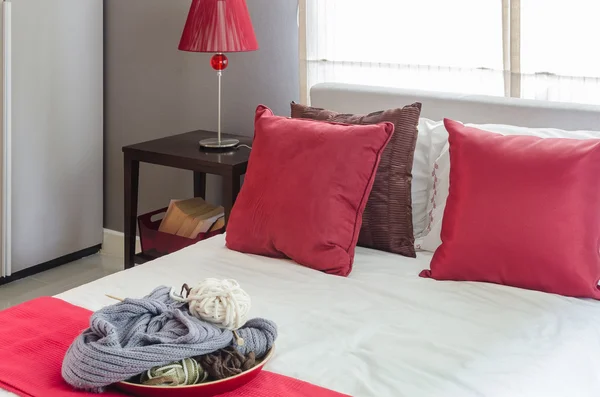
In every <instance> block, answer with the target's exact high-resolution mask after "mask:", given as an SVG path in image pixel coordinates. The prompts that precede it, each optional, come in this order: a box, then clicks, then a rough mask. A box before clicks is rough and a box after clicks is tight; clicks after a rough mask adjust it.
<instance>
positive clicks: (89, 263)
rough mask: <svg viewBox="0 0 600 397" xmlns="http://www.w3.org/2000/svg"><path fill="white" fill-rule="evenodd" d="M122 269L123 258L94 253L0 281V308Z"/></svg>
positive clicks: (84, 282) (67, 288) (71, 286)
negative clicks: (48, 268)
mask: <svg viewBox="0 0 600 397" xmlns="http://www.w3.org/2000/svg"><path fill="white" fill-rule="evenodd" d="M120 270H123V258H118V257H113V256H108V255H102V254H96V255H92V256H88V257H87V258H83V259H80V260H78V261H75V262H71V263H67V264H66V265H62V266H59V267H56V268H54V269H50V270H47V271H45V272H42V273H38V274H36V275H33V276H30V277H27V278H24V279H21V280H17V281H13V282H12V283H8V284H4V285H0V310H2V309H5V308H7V307H10V306H14V305H17V304H19V303H22V302H25V301H27V300H29V299H33V298H38V297H40V296H52V295H56V294H60V293H61V292H64V291H67V290H69V289H71V288H75V287H78V286H80V285H83V284H86V283H89V282H91V281H94V280H97V279H99V278H102V277H104V276H107V275H109V274H112V273H116V272H118V271H120Z"/></svg>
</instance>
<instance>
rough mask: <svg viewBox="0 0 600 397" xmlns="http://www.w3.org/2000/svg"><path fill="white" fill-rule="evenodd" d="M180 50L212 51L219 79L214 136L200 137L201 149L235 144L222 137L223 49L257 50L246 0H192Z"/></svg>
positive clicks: (227, 50) (226, 146)
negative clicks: (215, 134) (215, 133)
mask: <svg viewBox="0 0 600 397" xmlns="http://www.w3.org/2000/svg"><path fill="white" fill-rule="evenodd" d="M179 49H180V50H182V51H190V52H212V53H215V54H214V55H213V56H212V58H211V59H210V65H211V66H212V68H213V69H215V70H216V71H217V78H218V81H219V94H218V104H219V105H218V124H217V137H216V138H209V139H203V140H201V141H200V146H201V147H204V148H213V149H224V148H231V147H234V146H236V145H237V144H238V143H239V141H238V140H237V139H221V78H222V75H223V70H225V68H227V65H228V63H229V61H228V59H227V56H226V55H225V54H224V53H225V52H244V51H256V50H258V43H257V41H256V36H255V35H254V29H253V28H252V21H251V20H250V14H249V13H248V7H247V6H246V1H245V0H193V1H192V6H191V8H190V12H189V14H188V17H187V22H186V24H185V28H184V29H183V34H182V36H181V41H180V43H179Z"/></svg>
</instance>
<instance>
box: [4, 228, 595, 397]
mask: <svg viewBox="0 0 600 397" xmlns="http://www.w3.org/2000/svg"><path fill="white" fill-rule="evenodd" d="M429 260H430V256H428V255H422V254H420V255H419V257H418V258H417V259H410V258H404V257H402V256H398V255H393V254H387V253H383V252H378V251H373V250H367V249H361V248H358V249H357V251H356V260H355V265H354V270H353V272H352V274H351V275H350V277H348V278H342V277H337V276H329V275H326V274H323V273H320V272H317V271H314V270H310V269H307V268H304V267H301V266H298V265H296V264H293V263H292V262H289V261H284V260H278V259H269V258H263V257H258V256H250V255H244V254H241V253H237V252H233V251H229V250H227V249H226V248H225V247H224V240H223V236H219V237H215V238H213V239H210V240H207V241H205V242H202V243H199V244H197V245H195V246H193V247H189V248H187V249H184V250H182V251H179V252H177V253H175V254H173V255H170V256H167V257H164V258H161V259H159V260H156V261H154V262H151V263H148V264H145V265H143V266H138V267H136V268H134V269H131V270H128V271H125V272H120V273H117V274H113V275H111V276H108V277H105V278H103V279H100V280H98V281H95V282H92V283H90V284H87V285H85V286H82V287H79V288H76V289H73V290H70V291H67V292H65V293H63V294H61V295H59V296H58V297H60V298H62V299H64V300H66V301H68V302H71V303H73V304H76V305H79V306H83V307H86V308H88V309H92V310H96V309H99V308H100V307H102V306H103V305H107V304H112V303H114V302H113V301H112V300H110V299H109V298H106V297H105V296H104V294H107V293H108V294H112V295H116V296H120V297H139V296H142V295H144V294H145V293H147V292H149V291H150V290H152V289H153V288H154V287H155V286H157V285H160V284H166V285H173V286H180V285H181V284H182V283H184V282H187V283H196V282H198V281H200V280H201V279H203V278H206V277H219V278H235V279H237V280H238V281H239V282H240V283H241V285H242V287H243V288H244V289H246V290H247V291H248V292H249V293H250V295H251V296H252V304H253V305H252V311H251V315H252V316H253V317H254V316H263V317H267V318H270V319H272V320H274V321H276V322H277V324H278V325H279V330H280V334H279V339H278V341H277V349H276V355H275V358H274V359H273V361H271V362H270V363H269V365H268V367H267V369H268V370H270V371H274V372H277V373H281V374H285V375H288V376H292V377H295V378H299V379H303V380H306V381H309V382H312V383H315V384H317V385H321V386H324V387H327V388H330V389H333V390H337V391H340V392H343V393H347V394H350V395H354V396H374V397H375V396H376V397H383V396H394V397H399V396H411V397H415V396H419V397H426V396H436V397H438V396H444V397H449V396H461V397H463V396H486V397H492V396H502V397H505V396H511V397H515V396H531V397H537V396H544V397H549V396H561V397H563V396H578V397H586V396H590V397H591V396H594V397H596V396H598V395H600V302H596V301H589V300H588V301H586V300H577V299H571V298H565V297H560V296H556V295H551V294H545V293H540V292H534V291H525V290H520V289H516V288H510V287H503V286H497V285H491V284H483V283H459V282H437V281H433V280H429V279H421V278H419V277H418V273H419V271H420V270H422V269H423V268H424V267H427V266H428V263H429ZM482 265H484V264H482ZM0 395H3V396H7V395H11V394H10V393H7V392H4V394H2V392H1V391H0Z"/></svg>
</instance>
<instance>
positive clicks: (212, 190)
mask: <svg viewBox="0 0 600 397" xmlns="http://www.w3.org/2000/svg"><path fill="white" fill-rule="evenodd" d="M246 1H247V4H248V8H249V10H250V14H251V17H252V22H253V24H254V30H255V32H256V36H257V38H258V43H259V46H260V50H259V51H257V52H250V53H240V54H228V57H229V67H228V68H227V70H226V71H225V72H224V74H223V116H222V120H223V131H224V132H229V133H236V134H242V135H248V136H251V135H252V133H253V117H254V110H255V108H256V106H257V105H258V104H261V103H262V104H265V105H267V106H269V107H271V108H272V109H273V111H274V112H275V113H276V114H280V115H286V116H287V115H289V102H290V101H291V100H297V99H298V96H299V89H298V87H299V83H298V29H297V17H296V15H297V14H296V9H297V0H246ZM190 3H191V0H106V1H105V48H106V52H105V101H106V102H105V133H104V150H105V153H104V157H105V162H104V164H105V165H104V167H105V168H104V178H105V180H104V186H105V190H104V195H105V197H104V203H105V204H104V205H105V209H104V226H105V227H106V228H108V229H113V230H119V231H122V230H123V154H122V152H121V148H122V147H123V146H124V145H129V144H133V143H137V142H142V141H146V140H149V139H155V138H160V137H164V136H168V135H175V134H179V133H183V132H186V131H191V130H195V129H208V130H216V126H217V119H216V111H217V104H216V98H217V96H216V95H217V87H216V83H217V80H216V78H217V77H216V74H215V72H214V71H213V70H212V69H211V67H210V64H209V59H210V56H211V55H210V54H195V53H185V52H180V51H178V50H177V45H178V44H179V38H180V35H181V31H182V29H183V25H184V23H185V19H186V16H187V11H188V9H189V6H190ZM209 184H210V185H209V189H208V190H207V198H208V200H210V201H213V202H216V203H218V202H220V198H221V195H220V181H219V179H218V177H212V178H210V177H209ZM191 196H192V174H191V172H189V171H182V170H174V169H169V168H165V167H158V166H154V165H148V164H142V166H141V167H140V201H139V212H140V213H143V212H147V211H150V210H153V209H157V208H161V207H162V206H166V205H167V204H168V202H169V200H170V199H172V198H186V197H191Z"/></svg>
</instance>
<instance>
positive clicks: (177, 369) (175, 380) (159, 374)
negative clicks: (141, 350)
mask: <svg viewBox="0 0 600 397" xmlns="http://www.w3.org/2000/svg"><path fill="white" fill-rule="evenodd" d="M206 378H208V374H207V373H206V372H204V369H202V367H201V366H200V365H199V364H198V361H196V360H194V359H193V358H185V359H183V360H181V361H177V362H174V363H170V364H167V365H162V366H158V367H154V368H152V369H150V370H148V371H146V372H144V373H143V374H142V375H141V377H140V383H141V384H143V385H148V386H186V385H195V384H196V383H202V382H204V381H205V380H206Z"/></svg>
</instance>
